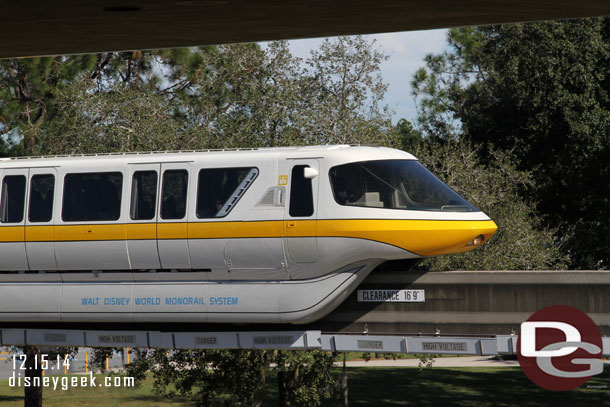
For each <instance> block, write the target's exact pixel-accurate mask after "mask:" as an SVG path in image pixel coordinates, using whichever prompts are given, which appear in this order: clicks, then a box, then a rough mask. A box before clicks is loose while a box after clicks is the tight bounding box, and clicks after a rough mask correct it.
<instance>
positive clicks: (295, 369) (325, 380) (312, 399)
mask: <svg viewBox="0 0 610 407" xmlns="http://www.w3.org/2000/svg"><path fill="white" fill-rule="evenodd" d="M334 361H335V357H334V355H333V354H331V353H329V352H323V351H282V350H281V351H278V352H277V354H276V357H275V365H276V367H275V370H276V372H277V378H278V379H277V382H278V390H279V405H280V406H281V407H296V406H308V407H316V406H320V405H321V404H322V401H324V400H325V399H327V398H329V397H330V396H331V386H332V384H333V383H334V382H335V379H334V378H333V377H332V375H331V369H332V367H333V363H334Z"/></svg>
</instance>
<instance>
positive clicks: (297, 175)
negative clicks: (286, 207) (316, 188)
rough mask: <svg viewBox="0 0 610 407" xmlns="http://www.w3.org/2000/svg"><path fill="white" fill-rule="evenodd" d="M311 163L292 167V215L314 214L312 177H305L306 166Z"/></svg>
mask: <svg viewBox="0 0 610 407" xmlns="http://www.w3.org/2000/svg"><path fill="white" fill-rule="evenodd" d="M307 167H309V165H295V166H294V167H292V183H291V185H290V216H311V215H313V190H312V187H311V179H308V178H305V168H307Z"/></svg>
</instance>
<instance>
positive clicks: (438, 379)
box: [0, 367, 610, 407]
mask: <svg viewBox="0 0 610 407" xmlns="http://www.w3.org/2000/svg"><path fill="white" fill-rule="evenodd" d="M339 372H340V369H337V370H336V372H335V373H336V374H339ZM99 381H100V379H98V383H99ZM348 381H349V404H350V406H471V407H488V406H500V407H503V406H514V405H519V406H527V407H537V406H564V405H565V406H584V405H587V406H603V405H607V406H610V370H608V369H607V370H606V371H605V372H604V374H602V375H599V376H596V377H594V378H592V379H591V380H590V381H589V382H588V383H587V384H585V385H584V386H583V387H581V388H579V389H576V390H573V391H570V392H549V391H546V390H543V389H540V388H539V387H537V386H536V385H534V384H532V383H531V382H530V381H529V380H528V379H527V378H526V377H525V375H524V374H523V373H522V372H521V369H520V368H432V369H424V370H422V371H420V370H419V369H418V368H409V367H396V368H394V367H391V368H390V367H362V368H348ZM152 384H153V383H152V379H151V378H150V377H149V378H148V380H147V381H146V382H144V384H143V386H142V387H141V388H139V389H133V388H114V387H112V388H100V387H98V388H84V389H81V388H71V389H70V390H68V391H59V390H56V391H53V390H52V389H48V388H47V389H45V390H44V395H43V397H44V400H43V405H44V406H45V407H55V406H74V407H84V406H100V407H111V406H112V407H114V406H138V407H152V406H155V407H157V406H158V407H181V406H191V405H192V403H190V402H189V401H188V400H186V399H174V400H166V399H162V398H159V397H157V396H155V395H154V394H153V393H152ZM268 386H269V389H268V392H267V400H265V407H271V406H274V407H275V406H277V386H276V381H275V377H274V375H271V376H270V377H269V380H268ZM604 386H605V387H604ZM21 405H23V389H22V388H10V387H9V386H8V381H6V380H4V381H0V406H11V407H12V406H21ZM340 405H343V404H342V401H341V400H339V398H337V399H335V400H328V401H327V402H325V403H324V406H325V407H336V406H340Z"/></svg>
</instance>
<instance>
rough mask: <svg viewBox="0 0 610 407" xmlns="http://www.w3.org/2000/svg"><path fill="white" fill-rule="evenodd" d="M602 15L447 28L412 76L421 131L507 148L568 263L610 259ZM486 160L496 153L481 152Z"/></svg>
mask: <svg viewBox="0 0 610 407" xmlns="http://www.w3.org/2000/svg"><path fill="white" fill-rule="evenodd" d="M609 26H610V19H604V18H592V19H581V20H569V21H553V22H544V23H528V24H508V25H502V26H485V27H466V28H459V29H453V30H450V32H449V37H448V39H449V45H450V46H451V49H450V50H449V51H447V52H445V53H443V54H441V55H436V56H432V55H429V56H427V57H426V67H425V68H423V69H421V70H420V71H419V72H418V73H417V74H416V76H415V78H414V80H413V86H414V93H415V94H416V95H417V96H418V97H419V101H420V102H419V109H420V117H419V121H420V124H421V125H422V128H423V129H424V132H425V134H426V136H428V137H430V138H433V139H442V140H455V139H460V140H468V141H470V142H472V143H474V144H475V145H486V144H487V143H489V144H491V145H492V146H494V148H495V149H499V150H503V151H507V152H515V154H514V162H515V164H516V167H517V168H518V169H519V170H522V171H528V172H529V173H530V174H531V177H532V179H533V180H534V182H535V185H536V187H535V188H528V189H527V190H525V191H523V193H522V194H521V195H522V196H523V197H525V198H526V199H527V200H531V201H533V202H534V203H535V204H536V213H537V215H538V216H541V217H542V218H543V221H544V222H545V223H548V224H549V225H550V226H551V227H553V228H556V229H557V236H559V237H560V238H561V239H564V238H565V244H564V248H565V251H564V252H565V253H567V254H568V255H569V260H570V265H571V266H572V267H576V268H606V267H608V264H609V263H610V250H609V249H610V223H609V222H608V219H610V193H609V191H610V177H609V175H610V164H609V163H610V160H609V159H610V148H609V146H610V97H609V94H608V91H609V89H610V88H609V85H610V76H609V73H610V30H609V29H608V27H609ZM487 159H488V160H489V161H490V163H491V161H492V160H493V159H494V157H492V156H489V157H487Z"/></svg>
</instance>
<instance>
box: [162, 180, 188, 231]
mask: <svg viewBox="0 0 610 407" xmlns="http://www.w3.org/2000/svg"><path fill="white" fill-rule="evenodd" d="M188 180H189V174H188V172H187V171H186V170H167V171H165V172H164V173H163V193H162V195H161V217H162V218H163V219H182V218H184V215H186V194H187V191H188Z"/></svg>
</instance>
